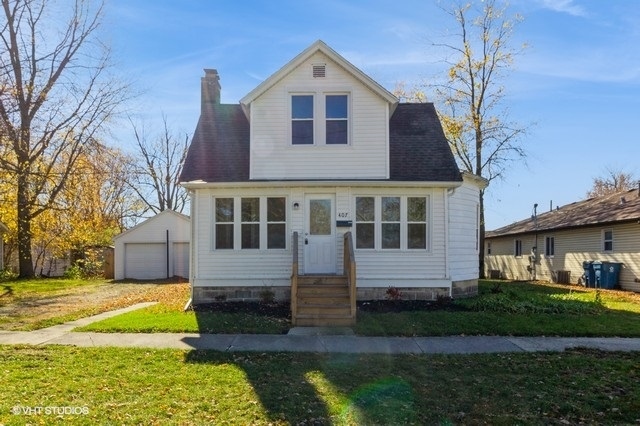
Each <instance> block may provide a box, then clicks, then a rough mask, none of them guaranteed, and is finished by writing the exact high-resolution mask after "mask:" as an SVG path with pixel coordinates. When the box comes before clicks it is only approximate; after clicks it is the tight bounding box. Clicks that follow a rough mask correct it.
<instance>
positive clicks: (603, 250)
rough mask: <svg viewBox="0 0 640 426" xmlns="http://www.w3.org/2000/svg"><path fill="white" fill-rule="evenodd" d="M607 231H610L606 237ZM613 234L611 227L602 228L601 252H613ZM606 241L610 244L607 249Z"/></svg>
mask: <svg viewBox="0 0 640 426" xmlns="http://www.w3.org/2000/svg"><path fill="white" fill-rule="evenodd" d="M607 232H610V233H611V238H610V239H607ZM614 241H615V238H614V234H613V229H611V228H608V229H603V230H602V246H601V247H602V252H603V253H613V249H614V244H613V243H614ZM607 243H609V244H610V245H611V247H610V248H609V249H607Z"/></svg>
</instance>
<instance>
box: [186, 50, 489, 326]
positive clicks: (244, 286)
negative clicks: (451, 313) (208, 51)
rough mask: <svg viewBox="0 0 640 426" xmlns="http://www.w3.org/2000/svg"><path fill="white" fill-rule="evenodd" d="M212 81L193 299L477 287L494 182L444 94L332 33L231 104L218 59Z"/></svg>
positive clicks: (209, 74)
mask: <svg viewBox="0 0 640 426" xmlns="http://www.w3.org/2000/svg"><path fill="white" fill-rule="evenodd" d="M201 87H202V105H201V115H200V119H199V122H198V124H197V127H196V130H195V133H194V136H193V140H192V142H191V145H190V147H189V152H188V155H187V158H186V161H185V164H184V168H183V172H182V176H181V182H182V184H183V185H184V186H185V187H186V188H187V189H188V190H189V191H190V192H191V194H192V197H191V215H192V216H191V217H192V228H191V232H192V236H191V240H192V242H193V244H192V249H191V275H190V282H191V285H192V301H193V303H196V304H197V303H205V302H209V301H213V300H220V299H223V298H227V299H244V298H257V297H258V296H259V294H260V292H261V291H264V290H268V291H271V292H273V293H274V294H275V297H276V298H277V299H291V303H292V309H293V310H294V311H295V310H296V309H297V308H299V307H300V305H305V306H303V307H307V308H308V307H310V306H311V307H314V308H316V307H319V306H320V305H323V302H322V300H320V299H322V297H320V295H319V293H321V292H323V291H325V292H328V293H330V294H328V295H325V296H326V297H325V298H324V299H323V300H324V302H327V300H329V301H330V302H329V304H331V303H333V305H334V307H335V306H336V305H339V304H340V303H338V302H336V300H337V299H338V298H342V297H346V298H347V299H348V300H347V301H346V304H348V305H350V306H351V308H350V311H351V314H352V315H354V314H355V299H356V297H357V299H382V298H384V297H385V293H386V291H387V290H388V289H389V287H395V288H396V289H399V290H400V291H401V292H402V294H403V297H404V298H413V299H435V298H437V297H438V296H454V297H458V296H467V295H473V294H476V292H477V279H478V259H477V257H478V201H479V198H478V197H479V188H481V187H484V185H486V182H485V181H484V180H481V179H478V178H476V177H474V176H470V175H466V174H462V173H461V172H460V170H459V169H458V167H457V165H456V162H455V159H454V157H453V155H452V153H451V150H450V148H449V145H448V142H447V140H446V138H445V136H444V134H443V130H442V127H441V125H440V121H439V119H438V116H437V113H436V110H435V108H434V106H433V105H432V104H430V103H423V104H401V103H398V100H397V98H396V97H395V96H394V95H393V94H391V93H390V92H388V91H387V90H386V89H385V88H383V87H382V86H381V85H380V84H378V83H377V82H376V81H374V80H373V79H371V78H370V77H369V76H367V75H366V74H364V73H363V72H362V71H360V70H359V69H358V68H356V67H355V66H354V65H352V64H351V63H349V62H348V61H347V60H346V59H344V58H343V57H342V56H340V55H339V54H338V53H336V52H335V51H334V50H332V49H331V48H330V47H329V46H327V45H326V44H325V43H324V42H322V41H317V42H315V43H313V44H312V45H311V46H309V47H308V48H307V49H305V50H304V51H303V52H301V53H300V54H299V55H298V56H296V57H295V58H293V59H292V60H291V61H290V62H289V63H287V64H286V65H284V66H283V67H282V68H280V69H279V70H278V71H276V72H275V73H274V74H273V75H271V76H270V77H269V78H267V79H266V80H265V81H263V82H262V83H261V84H260V85H258V86H257V87H256V88H255V89H253V90H252V91H251V92H250V93H249V94H247V95H246V96H245V97H244V98H242V99H241V100H240V102H239V104H221V103H220V82H219V76H218V73H217V71H216V70H213V69H206V70H205V76H204V77H203V78H202V86H201ZM341 283H344V284H346V285H347V287H348V289H347V290H344V289H342V288H341V287H340V286H341V285H342V284H341ZM314 285H315V286H316V287H320V288H313V286H314ZM303 294H306V295H307V296H308V297H303V296H302V295H303ZM313 296H317V299H315V300H311V298H312V297H313ZM341 300H344V299H341ZM326 304H327V303H324V305H326ZM347 310H348V309H347ZM309 311H310V312H308V316H313V312H314V309H309ZM339 315H340V314H338V313H335V316H336V317H337V316H339ZM302 317H303V315H302V314H301V315H300V316H299V317H297V316H296V312H294V323H298V324H303V323H304V324H307V323H309V322H306V321H298V320H299V319H301V318H302ZM351 320H353V318H351Z"/></svg>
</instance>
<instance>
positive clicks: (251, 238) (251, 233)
mask: <svg viewBox="0 0 640 426" xmlns="http://www.w3.org/2000/svg"><path fill="white" fill-rule="evenodd" d="M241 206H242V207H241V211H242V248H243V249H259V248H260V198H257V197H256V198H243V199H242V201H241Z"/></svg>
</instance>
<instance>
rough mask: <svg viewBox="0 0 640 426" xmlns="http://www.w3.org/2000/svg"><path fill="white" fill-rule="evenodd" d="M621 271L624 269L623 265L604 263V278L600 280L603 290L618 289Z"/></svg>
mask: <svg viewBox="0 0 640 426" xmlns="http://www.w3.org/2000/svg"><path fill="white" fill-rule="evenodd" d="M621 269H622V263H617V262H602V278H601V280H600V283H601V287H602V288H616V287H618V280H619V279H620V270H621Z"/></svg>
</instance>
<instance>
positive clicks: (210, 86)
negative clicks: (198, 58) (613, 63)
mask: <svg viewBox="0 0 640 426" xmlns="http://www.w3.org/2000/svg"><path fill="white" fill-rule="evenodd" d="M201 90H202V94H201V96H202V98H201V110H204V107H205V105H211V104H219V103H220V76H219V75H218V70H214V69H208V68H205V69H204V77H202V79H201Z"/></svg>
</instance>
